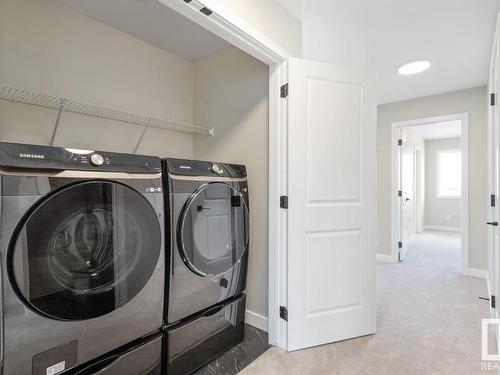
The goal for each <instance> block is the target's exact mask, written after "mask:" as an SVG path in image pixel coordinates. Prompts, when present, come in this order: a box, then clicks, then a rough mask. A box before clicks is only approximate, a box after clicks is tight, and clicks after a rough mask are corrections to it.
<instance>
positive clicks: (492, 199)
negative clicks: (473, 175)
mask: <svg viewBox="0 0 500 375" xmlns="http://www.w3.org/2000/svg"><path fill="white" fill-rule="evenodd" d="M496 201H497V199H496V196H495V194H491V196H490V205H491V207H495V205H496Z"/></svg>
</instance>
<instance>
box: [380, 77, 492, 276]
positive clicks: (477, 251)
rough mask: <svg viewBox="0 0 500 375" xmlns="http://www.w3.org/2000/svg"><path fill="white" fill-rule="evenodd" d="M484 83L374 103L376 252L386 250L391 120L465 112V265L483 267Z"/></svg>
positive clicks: (485, 128)
mask: <svg viewBox="0 0 500 375" xmlns="http://www.w3.org/2000/svg"><path fill="white" fill-rule="evenodd" d="M486 103H487V96H486V87H484V86H483V87H477V88H472V89H467V90H460V91H455V92H450V93H446V94H440V95H433V96H427V97H423V98H417V99H412V100H406V101H402V102H397V103H391V104H385V105H380V106H379V107H378V140H377V141H378V166H379V168H378V203H379V207H378V252H379V253H380V254H390V253H391V246H390V238H391V237H390V234H391V233H390V230H391V225H390V221H391V205H390V200H391V198H390V197H391V195H390V194H391V174H390V165H391V147H390V141H391V124H392V122H395V121H404V120H415V119H421V118H427V117H434V116H441V115H448V114H452V113H462V112H468V113H469V181H468V182H469V259H468V261H469V267H470V268H479V269H486V264H487V263H486V260H487V252H486V225H485V222H486V202H487V192H486V186H487V183H486V167H485V166H486V165H487V159H486V148H487V147H486V146H487V145H486V139H487V116H486V115H487V112H486Z"/></svg>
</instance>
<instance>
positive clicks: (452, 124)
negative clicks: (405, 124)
mask: <svg viewBox="0 0 500 375" xmlns="http://www.w3.org/2000/svg"><path fill="white" fill-rule="evenodd" d="M411 129H412V132H414V134H415V133H416V134H418V135H420V136H421V137H422V138H423V139H425V140H430V139H443V138H455V137H460V135H461V134H462V132H461V122H460V121H459V120H455V121H445V122H436V123H433V124H427V125H419V126H413V127H412V128H411Z"/></svg>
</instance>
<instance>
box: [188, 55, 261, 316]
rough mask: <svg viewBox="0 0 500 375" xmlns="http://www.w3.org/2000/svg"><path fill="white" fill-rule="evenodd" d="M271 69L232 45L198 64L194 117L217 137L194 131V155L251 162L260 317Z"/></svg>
mask: <svg viewBox="0 0 500 375" xmlns="http://www.w3.org/2000/svg"><path fill="white" fill-rule="evenodd" d="M268 72H269V69H268V67H267V66H266V65H264V64H262V63H261V62H259V61H257V60H256V59H254V58H253V57H251V56H249V55H247V54H245V53H244V52H242V51H240V50H238V49H236V48H233V47H230V48H227V49H224V50H222V51H220V52H217V53H215V54H214V55H212V56H209V57H207V58H204V59H202V60H200V61H197V62H196V63H195V77H196V79H195V116H194V118H195V121H196V122H200V123H203V124H205V125H207V126H211V127H214V129H215V137H202V136H196V137H195V141H194V157H195V158H196V159H201V160H211V161H223V162H231V163H238V164H245V165H246V167H247V172H248V180H249V193H250V227H251V232H250V261H249V274H248V279H247V280H248V281H247V294H248V299H247V310H249V311H251V312H252V313H255V314H258V315H259V316H262V317H267V289H268V287H267V285H268V282H267V260H268V246H267V238H268V217H267V206H268V136H267V134H268V85H269V73H268ZM254 317H255V315H254ZM257 324H259V323H257Z"/></svg>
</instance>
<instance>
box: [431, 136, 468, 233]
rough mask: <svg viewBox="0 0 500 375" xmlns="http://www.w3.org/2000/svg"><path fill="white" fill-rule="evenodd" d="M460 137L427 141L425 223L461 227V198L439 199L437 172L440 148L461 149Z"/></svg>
mask: <svg viewBox="0 0 500 375" xmlns="http://www.w3.org/2000/svg"><path fill="white" fill-rule="evenodd" d="M460 147H461V144H460V138H447V139H435V140H428V141H425V152H426V158H425V197H426V199H425V221H424V224H425V225H431V226H444V227H454V228H459V227H460V225H461V224H460V221H461V220H460V205H461V203H460V202H461V200H460V199H438V198H437V194H436V188H437V186H436V183H437V178H436V173H437V158H436V152H437V151H438V150H452V149H455V150H456V149H460Z"/></svg>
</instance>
